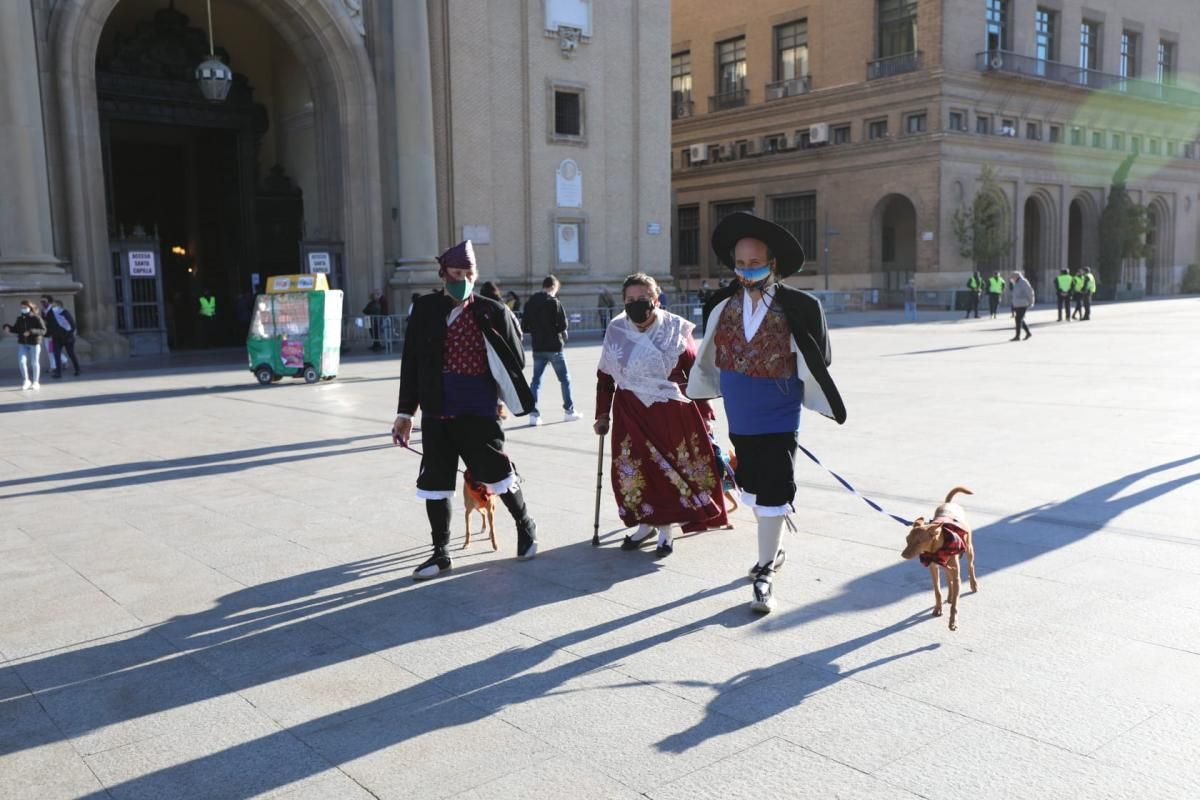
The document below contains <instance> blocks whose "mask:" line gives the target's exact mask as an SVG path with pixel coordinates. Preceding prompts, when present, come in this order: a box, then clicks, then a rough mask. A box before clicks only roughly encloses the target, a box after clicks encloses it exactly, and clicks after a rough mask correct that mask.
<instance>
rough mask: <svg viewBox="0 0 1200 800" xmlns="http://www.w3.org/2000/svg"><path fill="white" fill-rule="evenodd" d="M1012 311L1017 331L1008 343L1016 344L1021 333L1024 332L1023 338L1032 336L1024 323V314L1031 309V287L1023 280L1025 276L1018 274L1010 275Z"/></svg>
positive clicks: (1032, 297) (1032, 296) (1032, 298)
mask: <svg viewBox="0 0 1200 800" xmlns="http://www.w3.org/2000/svg"><path fill="white" fill-rule="evenodd" d="M1012 287H1013V288H1012V309H1013V318H1014V319H1016V326H1017V331H1016V335H1015V336H1013V338H1012V339H1010V340H1009V341H1011V342H1016V341H1019V340H1020V339H1021V331H1022V330H1024V331H1025V338H1026V339H1028V338H1029V337H1030V336H1033V333H1032V332H1031V331H1030V330H1029V325H1028V324H1026V322H1025V312H1027V311H1028V310H1029V309H1031V308H1033V301H1034V295H1033V286H1032V285H1031V284H1030V283H1029V281H1027V280H1025V276H1024V275H1022V274H1021V273H1020V272H1014V273H1013V274H1012Z"/></svg>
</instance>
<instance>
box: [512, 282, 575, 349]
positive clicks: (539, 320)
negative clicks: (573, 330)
mask: <svg viewBox="0 0 1200 800" xmlns="http://www.w3.org/2000/svg"><path fill="white" fill-rule="evenodd" d="M521 323H522V325H524V327H525V330H527V331H529V333H530V334H531V335H532V336H533V352H535V353H556V352H558V351H560V350H562V349H563V343H564V342H565V341H567V315H566V313H565V312H564V311H563V307H562V304H561V303H559V302H558V298H557V297H553V296H551V295H549V294H547V293H546V292H545V291H541V292H538V293H537V294H535V295H534V296H533V297H531V298H529V300H527V301H526V302H525V313H524V314H522V315H521Z"/></svg>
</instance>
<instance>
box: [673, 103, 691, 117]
mask: <svg viewBox="0 0 1200 800" xmlns="http://www.w3.org/2000/svg"><path fill="white" fill-rule="evenodd" d="M695 113H696V104H695V103H693V102H692V101H691V100H690V99H688V100H676V101H675V105H673V106H671V119H687V118H688V117H690V116H692V115H693V114H695Z"/></svg>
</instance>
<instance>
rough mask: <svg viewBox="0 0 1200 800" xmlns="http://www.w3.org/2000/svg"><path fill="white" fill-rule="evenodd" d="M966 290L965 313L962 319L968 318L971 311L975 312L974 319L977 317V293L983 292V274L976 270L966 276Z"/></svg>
mask: <svg viewBox="0 0 1200 800" xmlns="http://www.w3.org/2000/svg"><path fill="white" fill-rule="evenodd" d="M967 292H968V294H967V315H966V316H965V317H963V319H970V318H971V312H972V311H974V312H975V319H979V295H980V294H982V293H983V276H982V275H980V274H979V273H978V272H976V273H975V274H974V275H972V276H971V277H969V278H967Z"/></svg>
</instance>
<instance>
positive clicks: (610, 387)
mask: <svg viewBox="0 0 1200 800" xmlns="http://www.w3.org/2000/svg"><path fill="white" fill-rule="evenodd" d="M657 296H658V282H657V281H655V280H654V278H652V277H650V276H649V275H646V274H643V273H640V272H639V273H635V274H633V275H630V276H629V277H627V278H626V279H625V282H624V284H623V285H622V287H621V299H622V301H623V302H624V305H625V311H624V313H621V314H618V315H617V316H616V318H615V319H613V321H612V322H611V323H609V325H608V328H607V329H606V331H605V333H604V346H603V348H602V349H601V351H600V364H599V366H598V367H597V371H596V379H597V380H596V423H595V425H594V430H595V431H596V434H597V435H599V436H604V435H606V434H607V433H608V432H609V423H610V408H611V423H612V425H611V427H612V448H611V450H612V470H611V472H612V490H613V495H614V497H615V498H616V501H617V513H618V514H620V516H621V522H623V523H624V524H625V525H626V526H627V527H633V526H637V530H636V531H635V532H634V533H633V534H632V535H629V536H626V537H625V539H624V541H623V542H622V543H621V549H622V550H637V549H638V548H640V547H641V546H642V545H643V544H645V543H646V542H647V541H648V540H649V539H650V535H651V534H654V533H657V540H656V541H657V547H656V548H655V554H656V555H657V556H658V557H659V558H664V557H666V556H669V555H670V554H671V553H672V552H673V551H674V542H675V532H676V531H677V530H680V529H681V530H682V531H683V532H685V533H690V532H692V531H701V530H707V529H709V528H720V527H723V526H725V525H727V524H728V523H729V520H728V518H727V516H726V514H725V499H724V494H723V491H722V486H721V466H720V462H718V461H717V457H716V454H715V453H714V451H713V447H712V440H711V438H710V435H709V426H708V420H712V419H715V415H714V414H713V412H712V408H711V407H710V406H709V404H708V401H707V400H695V401H693V400H692V399H691V398H689V397H688V396H687V395H686V394H684V390H685V389H686V388H687V381H688V372H689V371H690V370H691V368H692V365H693V364H694V363H695V361H696V342H695V341H694V339H693V338H692V332H693V330H694V329H695V327H696V326H695V324H694V323H692V322H689V321H688V320H686V319H684V318H683V317H680V316H678V315H676V314H672V313H671V312H669V311H667V310H666V309H664V308H662V307H660V306H659V304H658V299H657Z"/></svg>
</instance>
